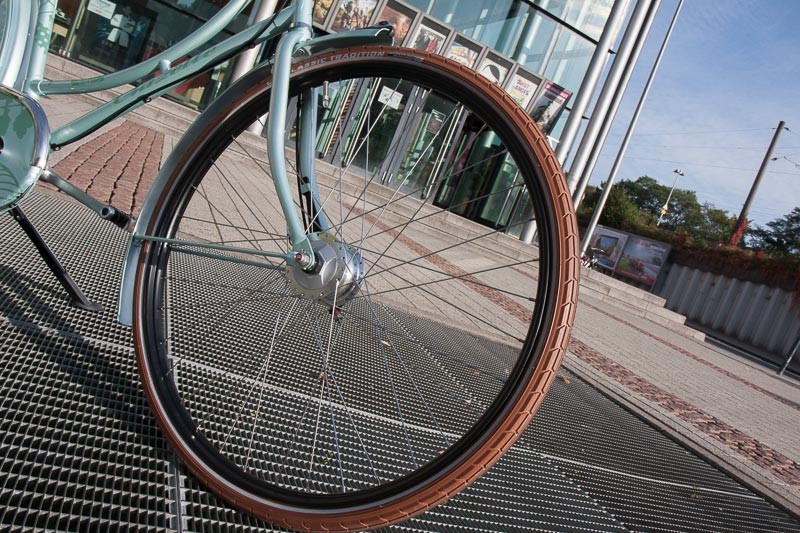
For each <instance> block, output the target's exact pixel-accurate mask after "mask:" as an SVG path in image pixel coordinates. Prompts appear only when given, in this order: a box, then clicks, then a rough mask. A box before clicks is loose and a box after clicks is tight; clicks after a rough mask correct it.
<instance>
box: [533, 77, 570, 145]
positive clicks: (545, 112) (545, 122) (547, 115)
mask: <svg viewBox="0 0 800 533" xmlns="http://www.w3.org/2000/svg"><path fill="white" fill-rule="evenodd" d="M570 96H572V93H571V92H569V91H567V90H566V89H564V88H563V87H561V86H559V85H556V84H555V83H553V82H547V83H546V84H545V86H544V92H542V94H541V96H539V99H538V100H537V101H536V105H535V107H534V109H533V112H532V113H531V118H533V120H534V122H536V124H537V125H538V126H539V127H540V128H541V129H542V132H543V133H544V134H545V135H547V134H549V133H550V132H551V131H552V130H553V127H554V126H555V125H556V122H558V117H560V116H561V112H562V111H564V107H566V105H567V100H569V97H570Z"/></svg>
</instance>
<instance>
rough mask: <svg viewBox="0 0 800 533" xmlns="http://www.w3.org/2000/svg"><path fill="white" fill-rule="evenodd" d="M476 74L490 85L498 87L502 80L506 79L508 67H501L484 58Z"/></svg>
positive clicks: (495, 62)
mask: <svg viewBox="0 0 800 533" xmlns="http://www.w3.org/2000/svg"><path fill="white" fill-rule="evenodd" d="M478 72H479V73H480V74H481V75H483V76H484V77H485V78H487V79H488V80H489V81H491V82H492V83H496V84H498V85H500V84H501V83H503V80H505V79H506V74H508V67H506V66H504V65H501V64H500V63H498V62H497V61H492V60H491V59H489V58H488V57H487V58H484V60H483V63H482V64H481V68H480V69H478Z"/></svg>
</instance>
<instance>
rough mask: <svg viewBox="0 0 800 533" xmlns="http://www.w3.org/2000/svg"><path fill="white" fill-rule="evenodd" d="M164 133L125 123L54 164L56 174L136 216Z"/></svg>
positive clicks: (157, 160) (157, 163) (154, 170)
mask: <svg viewBox="0 0 800 533" xmlns="http://www.w3.org/2000/svg"><path fill="white" fill-rule="evenodd" d="M163 145H164V134H163V133H160V132H157V131H154V130H152V129H149V128H145V127H144V126H141V125H139V124H136V123H134V122H130V121H125V122H123V123H122V124H121V125H119V126H117V127H116V128H114V129H112V130H111V131H109V132H107V133H105V134H103V135H101V136H98V137H95V138H94V139H92V140H91V141H89V142H87V143H85V144H83V145H82V146H80V147H79V148H78V149H76V150H75V151H73V152H71V153H70V154H69V155H67V156H66V157H64V158H63V159H62V160H61V161H59V162H58V163H57V164H56V165H55V167H54V168H55V171H56V173H57V174H58V175H59V176H61V177H62V178H64V179H66V180H67V181H69V182H70V183H72V184H73V185H75V186H76V187H78V188H79V189H81V190H83V191H85V192H87V193H89V194H90V195H92V196H93V197H95V198H98V199H101V200H102V201H104V202H107V203H110V204H112V205H113V206H114V207H116V208H118V209H119V210H121V211H123V212H125V213H130V214H133V215H136V214H138V213H139V211H140V209H141V206H142V202H144V197H145V196H146V195H147V191H148V190H150V186H151V185H152V184H153V180H154V179H155V178H156V175H157V174H158V169H159V167H160V165H161V152H162V148H163Z"/></svg>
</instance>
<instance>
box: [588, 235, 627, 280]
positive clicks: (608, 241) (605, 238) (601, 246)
mask: <svg viewBox="0 0 800 533" xmlns="http://www.w3.org/2000/svg"><path fill="white" fill-rule="evenodd" d="M626 242H628V234H627V233H623V232H620V231H616V230H613V229H611V228H607V227H605V226H600V225H598V226H597V229H595V232H594V235H593V236H592V241H591V242H590V243H589V246H591V247H592V248H594V249H595V257H597V262H598V263H599V264H600V266H601V267H603V268H607V269H609V270H614V268H615V267H616V266H617V261H619V258H620V257H621V256H622V250H623V249H624V248H625V243H626Z"/></svg>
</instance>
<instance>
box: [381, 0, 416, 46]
mask: <svg viewBox="0 0 800 533" xmlns="http://www.w3.org/2000/svg"><path fill="white" fill-rule="evenodd" d="M378 19H379V20H381V21H383V20H385V21H386V22H388V23H389V24H391V25H392V27H393V28H394V44H397V45H400V44H403V40H404V39H405V38H406V35H408V30H409V28H411V22H412V20H411V17H409V16H408V15H406V14H405V13H401V12H400V11H398V10H396V9H395V8H393V7H391V6H388V5H387V6H386V7H385V8H383V12H382V13H381V16H380V17H378Z"/></svg>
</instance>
